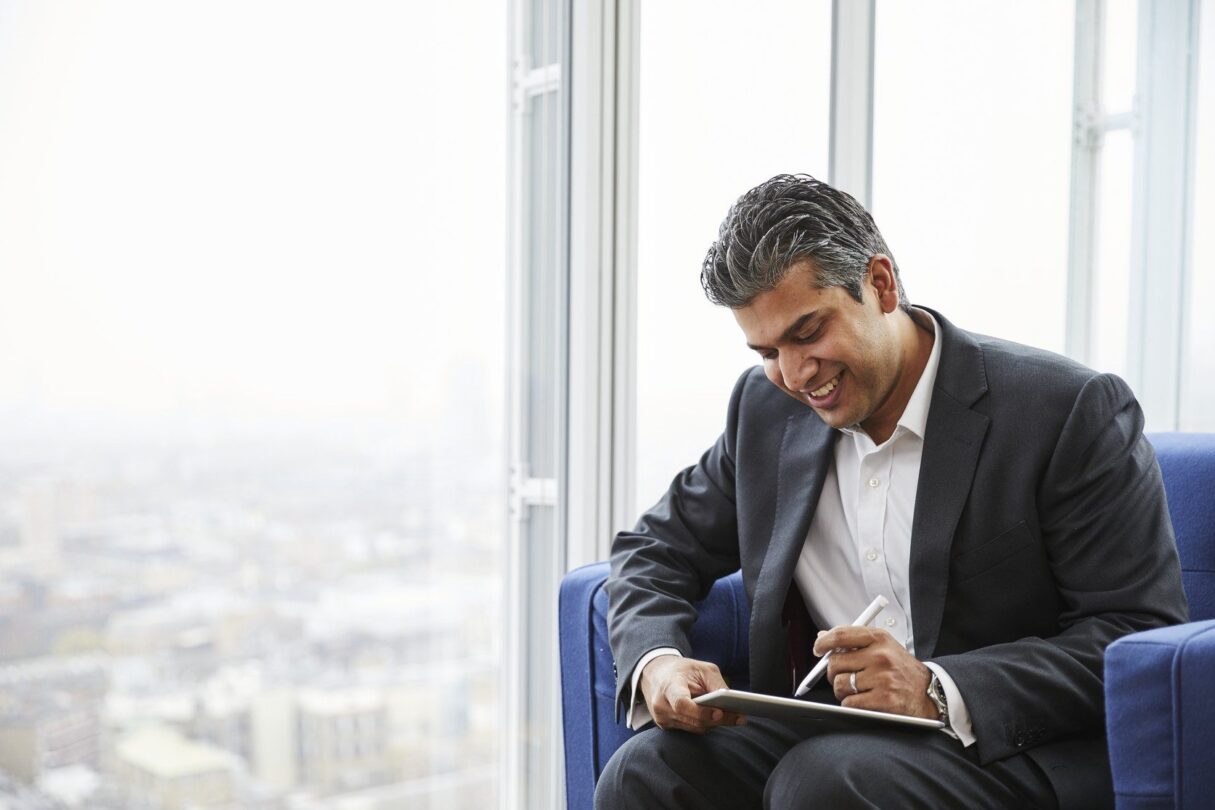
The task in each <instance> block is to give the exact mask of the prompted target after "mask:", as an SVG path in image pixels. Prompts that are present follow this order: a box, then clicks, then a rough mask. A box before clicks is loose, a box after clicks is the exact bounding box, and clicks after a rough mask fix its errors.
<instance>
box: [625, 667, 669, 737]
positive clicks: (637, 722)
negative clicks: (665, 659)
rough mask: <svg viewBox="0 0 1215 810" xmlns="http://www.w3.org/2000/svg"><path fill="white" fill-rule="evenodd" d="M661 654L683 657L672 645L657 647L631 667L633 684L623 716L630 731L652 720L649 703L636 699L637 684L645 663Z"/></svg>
mask: <svg viewBox="0 0 1215 810" xmlns="http://www.w3.org/2000/svg"><path fill="white" fill-rule="evenodd" d="M663 655H678V656H679V657H680V658H683V653H681V652H680V651H679V650H677V649H675V648H674V647H659V648H658V649H655V650H650V651H649V652H648V653H646V654H645V655H643V656H641V660H640V661H638V662H637V666H635V667H633V686H632V691H631V692H629V710H628V713H627V714H626V715H625V718H624V727H625V728H627V729H630V730H631V731H637V730H638V729H641V728H645V727H646V726H647V725H649V724H650V723H652V722H653V721H654V718H653V717H651V716H650V707H649V704H647V703H646V702H645V701H644V700H638V699H637V686H638V685H639V684H640V683H641V671H642V670H643V669H645V665H646V664H648V663H650V662H651V661H653V660H654V659H655V658H658V657H659V656H663Z"/></svg>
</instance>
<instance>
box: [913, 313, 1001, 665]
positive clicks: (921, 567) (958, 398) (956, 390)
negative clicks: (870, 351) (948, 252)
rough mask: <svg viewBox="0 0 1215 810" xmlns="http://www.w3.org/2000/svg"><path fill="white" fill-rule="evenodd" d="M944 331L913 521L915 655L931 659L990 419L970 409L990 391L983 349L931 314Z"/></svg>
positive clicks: (937, 316)
mask: <svg viewBox="0 0 1215 810" xmlns="http://www.w3.org/2000/svg"><path fill="white" fill-rule="evenodd" d="M932 314H933V316H934V317H935V318H936V319H937V323H939V324H940V326H941V341H942V342H941V360H940V365H939V367H938V369H937V379H936V385H935V386H934V388H933V393H932V405H931V406H930V407H929V410H928V424H927V427H926V428H925V435H924V453H923V456H922V457H921V460H920V478H919V484H918V488H917V490H916V499H915V515H914V517H913V518H912V523H911V565H910V577H909V579H910V584H911V612H912V617H911V618H912V623H913V625H914V627H915V652H916V657H917V658H920V659H921V660H923V659H926V658H930V657H931V656H932V654H933V651H934V650H935V648H936V644H937V639H938V638H939V637H940V631H941V616H942V614H943V613H944V610H945V595H946V590H947V587H948V580H949V551H950V547H951V546H952V544H953V533H954V530H955V529H956V527H957V525H958V519H959V517H960V516H961V514H962V509H963V507H965V505H966V500H967V498H968V497H969V496H970V488H971V484H972V483H973V481H974V476H975V469H976V467H977V466H978V463H979V452H980V450H981V448H982V446H983V437H984V436H985V435H986V434H987V425H988V419H987V417H986V416H984V415H983V414H981V413H978V412H977V411H974V410H971V407H970V406H971V405H973V404H974V402H975V401H976V400H977V399H978V398H979V397H981V396H982V395H983V394H984V393H985V392H986V391H987V380H986V374H985V373H984V371H983V351H982V349H981V348H980V347H979V345H978V344H977V343H975V341H974V340H973V339H972V338H971V337H970V336H969V335H967V334H966V333H964V332H961V331H959V330H958V329H957V328H956V327H954V326H953V325H952V324H950V323H949V322H948V321H946V320H945V319H944V318H943V317H941V316H940V315H939V314H937V313H935V312H933V313H932Z"/></svg>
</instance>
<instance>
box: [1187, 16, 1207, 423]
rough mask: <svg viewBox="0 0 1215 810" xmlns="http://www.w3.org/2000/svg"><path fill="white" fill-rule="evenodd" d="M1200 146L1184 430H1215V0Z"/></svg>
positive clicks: (1203, 66) (1202, 87) (1203, 35)
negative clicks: (1212, 306) (1213, 306)
mask: <svg viewBox="0 0 1215 810" xmlns="http://www.w3.org/2000/svg"><path fill="white" fill-rule="evenodd" d="M1200 20H1201V28H1200V35H1199V62H1200V67H1199V72H1198V104H1197V124H1196V126H1195V132H1196V133H1197V137H1195V139H1194V143H1195V144H1196V146H1197V149H1196V152H1197V154H1196V160H1195V166H1196V168H1195V174H1194V191H1193V193H1194V228H1193V231H1192V232H1193V246H1192V248H1191V251H1190V257H1191V259H1190V268H1191V273H1192V274H1193V275H1192V276H1191V279H1190V288H1189V291H1188V292H1187V294H1186V296H1185V300H1186V304H1187V307H1186V317H1185V338H1184V340H1185V344H1184V345H1185V354H1184V361H1183V364H1182V374H1181V424H1180V427H1181V429H1182V430H1202V431H1215V319H1213V318H1211V317H1210V316H1209V315H1208V313H1207V311H1206V309H1207V304H1208V303H1209V302H1211V301H1213V300H1215V267H1213V266H1212V263H1211V259H1210V257H1211V256H1212V255H1215V2H1211V0H1206V2H1205V3H1203V7H1202V14H1201V15H1200Z"/></svg>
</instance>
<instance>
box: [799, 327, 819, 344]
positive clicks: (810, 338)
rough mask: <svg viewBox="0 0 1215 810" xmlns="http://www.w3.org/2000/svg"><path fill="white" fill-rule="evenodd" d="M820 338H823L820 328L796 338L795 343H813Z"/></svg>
mask: <svg viewBox="0 0 1215 810" xmlns="http://www.w3.org/2000/svg"><path fill="white" fill-rule="evenodd" d="M822 336H823V327H821V326H820V327H818V328H817V329H815V330H814V331H813V332H811V333H809V334H807V335H802V336H800V337H798V338H796V342H798V343H813V342H814V341H816V340H818V339H819V338H820V337H822Z"/></svg>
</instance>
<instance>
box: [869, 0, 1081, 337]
mask: <svg viewBox="0 0 1215 810" xmlns="http://www.w3.org/2000/svg"><path fill="white" fill-rule="evenodd" d="M1074 16H1075V10H1074V4H1071V3H1058V2H1054V0H1035V2H1001V3H995V2H993V3H981V4H980V3H971V2H967V1H966V0H927V1H926V2H917V3H900V2H890V0H878V3H877V37H876V40H877V56H876V65H875V71H876V75H875V98H874V119H875V121H874V168H873V189H874V211H873V214H874V218H875V219H876V220H877V223H878V226H879V227H880V228H881V229H882V233H883V235H884V236H885V237H886V242H887V244H889V245H890V249H891V250H892V251H893V252H894V255H895V258H896V259H897V261H898V264H899V269H900V272H901V274H902V277H903V283H904V286H905V287H906V290H907V295H908V297H909V298H910V300H911V302H912V303H913V304H923V305H925V306H929V307H932V308H933V309H936V310H938V311H940V312H941V313H942V314H943V315H944V316H945V317H946V318H949V319H950V320H951V321H953V322H954V323H955V324H957V325H958V326H961V327H964V328H968V329H974V330H976V331H979V332H983V333H986V334H992V335H998V336H1000V337H1003V338H1008V339H1011V340H1016V341H1020V342H1022V343H1028V344H1031V345H1035V346H1041V347H1044V348H1047V349H1051V350H1054V351H1062V350H1063V338H1064V319H1065V315H1066V308H1065V296H1066V290H1067V221H1068V184H1069V177H1070V171H1071V168H1070V167H1071V163H1070V160H1071V127H1072V109H1071V98H1072V51H1073V42H1072V30H1073V23H1074Z"/></svg>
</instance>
